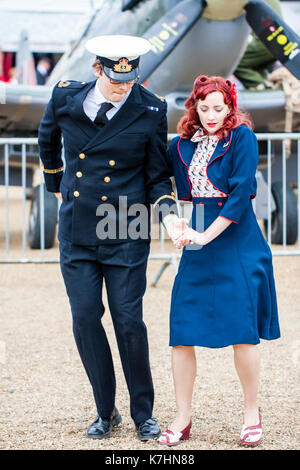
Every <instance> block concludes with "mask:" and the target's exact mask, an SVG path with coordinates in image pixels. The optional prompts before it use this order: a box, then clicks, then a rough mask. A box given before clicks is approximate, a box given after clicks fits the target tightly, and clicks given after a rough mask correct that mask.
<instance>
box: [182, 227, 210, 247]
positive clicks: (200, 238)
mask: <svg viewBox="0 0 300 470" xmlns="http://www.w3.org/2000/svg"><path fill="white" fill-rule="evenodd" d="M189 243H190V244H191V245H193V244H194V243H196V244H197V245H206V243H207V241H206V239H205V236H204V233H199V232H197V231H196V230H194V229H192V228H190V227H187V228H186V229H185V230H184V231H183V233H182V235H181V237H179V238H178V239H177V240H176V241H175V243H174V245H175V246H176V248H182V247H183V246H185V245H188V244H189Z"/></svg>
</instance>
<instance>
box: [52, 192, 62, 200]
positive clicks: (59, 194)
mask: <svg viewBox="0 0 300 470" xmlns="http://www.w3.org/2000/svg"><path fill="white" fill-rule="evenodd" d="M54 194H55V196H56V197H57V199H59V200H60V201H62V195H61V193H54Z"/></svg>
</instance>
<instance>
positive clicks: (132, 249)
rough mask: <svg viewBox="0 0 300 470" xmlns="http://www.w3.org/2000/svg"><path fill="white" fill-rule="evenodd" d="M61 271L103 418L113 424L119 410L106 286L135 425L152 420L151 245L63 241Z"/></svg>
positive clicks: (79, 342)
mask: <svg viewBox="0 0 300 470" xmlns="http://www.w3.org/2000/svg"><path fill="white" fill-rule="evenodd" d="M59 248H60V256H61V271H62V274H63V278H64V281H65V285H66V290H67V293H68V296H69V301H70V305H71V310H72V317H73V332H74V337H75V341H76V344H77V347H78V351H79V354H80V357H81V360H82V362H83V365H84V367H85V370H86V373H87V375H88V378H89V380H90V382H91V385H92V388H93V392H94V398H95V402H96V406H97V411H98V414H99V416H101V418H103V419H108V418H109V417H110V415H111V413H112V410H113V408H114V405H115V395H116V380H115V373H114V366H113V360H112V355H111V351H110V346H109V342H108V339H107V336H106V333H105V330H104V328H103V325H102V317H103V315H104V305H103V302H102V300H101V298H102V288H103V281H105V285H106V291H107V299H108V304H109V310H110V313H111V317H112V321H113V325H114V329H115V333H116V338H117V343H118V348H119V352H120V357H121V361H122V366H123V370H124V375H125V379H126V383H127V386H128V390H129V394H130V411H131V416H132V419H133V420H134V422H135V423H140V422H142V421H144V420H145V419H148V418H149V417H150V416H151V415H152V408H153V401H154V391H153V383H152V377H151V371H150V364H149V351H148V340H147V329H146V325H145V323H144V322H143V309H142V300H143V295H144V292H145V288H146V268H147V259H148V255H149V241H148V240H135V241H131V242H128V243H126V242H123V243H119V244H118V245H117V244H114V245H106V244H103V245H97V246H89V247H87V246H81V245H74V244H72V243H71V242H69V241H68V240H64V239H62V238H59Z"/></svg>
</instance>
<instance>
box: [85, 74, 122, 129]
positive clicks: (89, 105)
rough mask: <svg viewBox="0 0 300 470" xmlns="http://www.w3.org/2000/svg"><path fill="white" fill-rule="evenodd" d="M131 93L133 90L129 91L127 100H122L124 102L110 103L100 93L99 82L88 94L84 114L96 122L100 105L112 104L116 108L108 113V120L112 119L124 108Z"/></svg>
mask: <svg viewBox="0 0 300 470" xmlns="http://www.w3.org/2000/svg"><path fill="white" fill-rule="evenodd" d="M130 92H131V89H130V90H129V92H128V93H127V95H126V96H125V98H123V99H122V101H118V102H117V101H108V100H107V99H106V98H104V96H103V95H102V93H101V92H100V90H99V86H98V80H97V81H96V84H95V86H94V87H93V88H92V89H91V90H90V91H89V92H88V94H87V95H86V98H85V99H84V101H83V109H84V112H85V114H86V115H87V116H88V117H89V118H90V119H91V120H92V121H94V120H95V118H96V116H97V113H98V111H99V108H100V105H101V104H102V103H104V102H107V103H111V104H112V105H113V106H114V107H113V108H111V109H110V110H109V111H107V113H106V117H107V119H111V118H112V117H113V116H114V115H115V114H116V113H117V112H118V111H119V109H120V108H121V107H122V106H123V104H124V103H125V101H126V100H127V98H128V96H129V94H130Z"/></svg>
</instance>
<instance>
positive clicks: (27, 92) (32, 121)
mask: <svg viewBox="0 0 300 470" xmlns="http://www.w3.org/2000/svg"><path fill="white" fill-rule="evenodd" d="M0 91H1V101H0V103H1V104H0V132H1V134H2V135H8V134H10V133H13V134H14V136H16V135H17V133H18V132H19V131H20V133H21V135H23V136H24V135H36V134H37V130H38V127H39V124H40V121H41V119H42V117H43V113H44V109H45V106H46V104H47V103H48V101H49V99H50V96H51V92H52V88H50V87H47V86H28V85H9V84H6V83H1V86H0Z"/></svg>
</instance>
